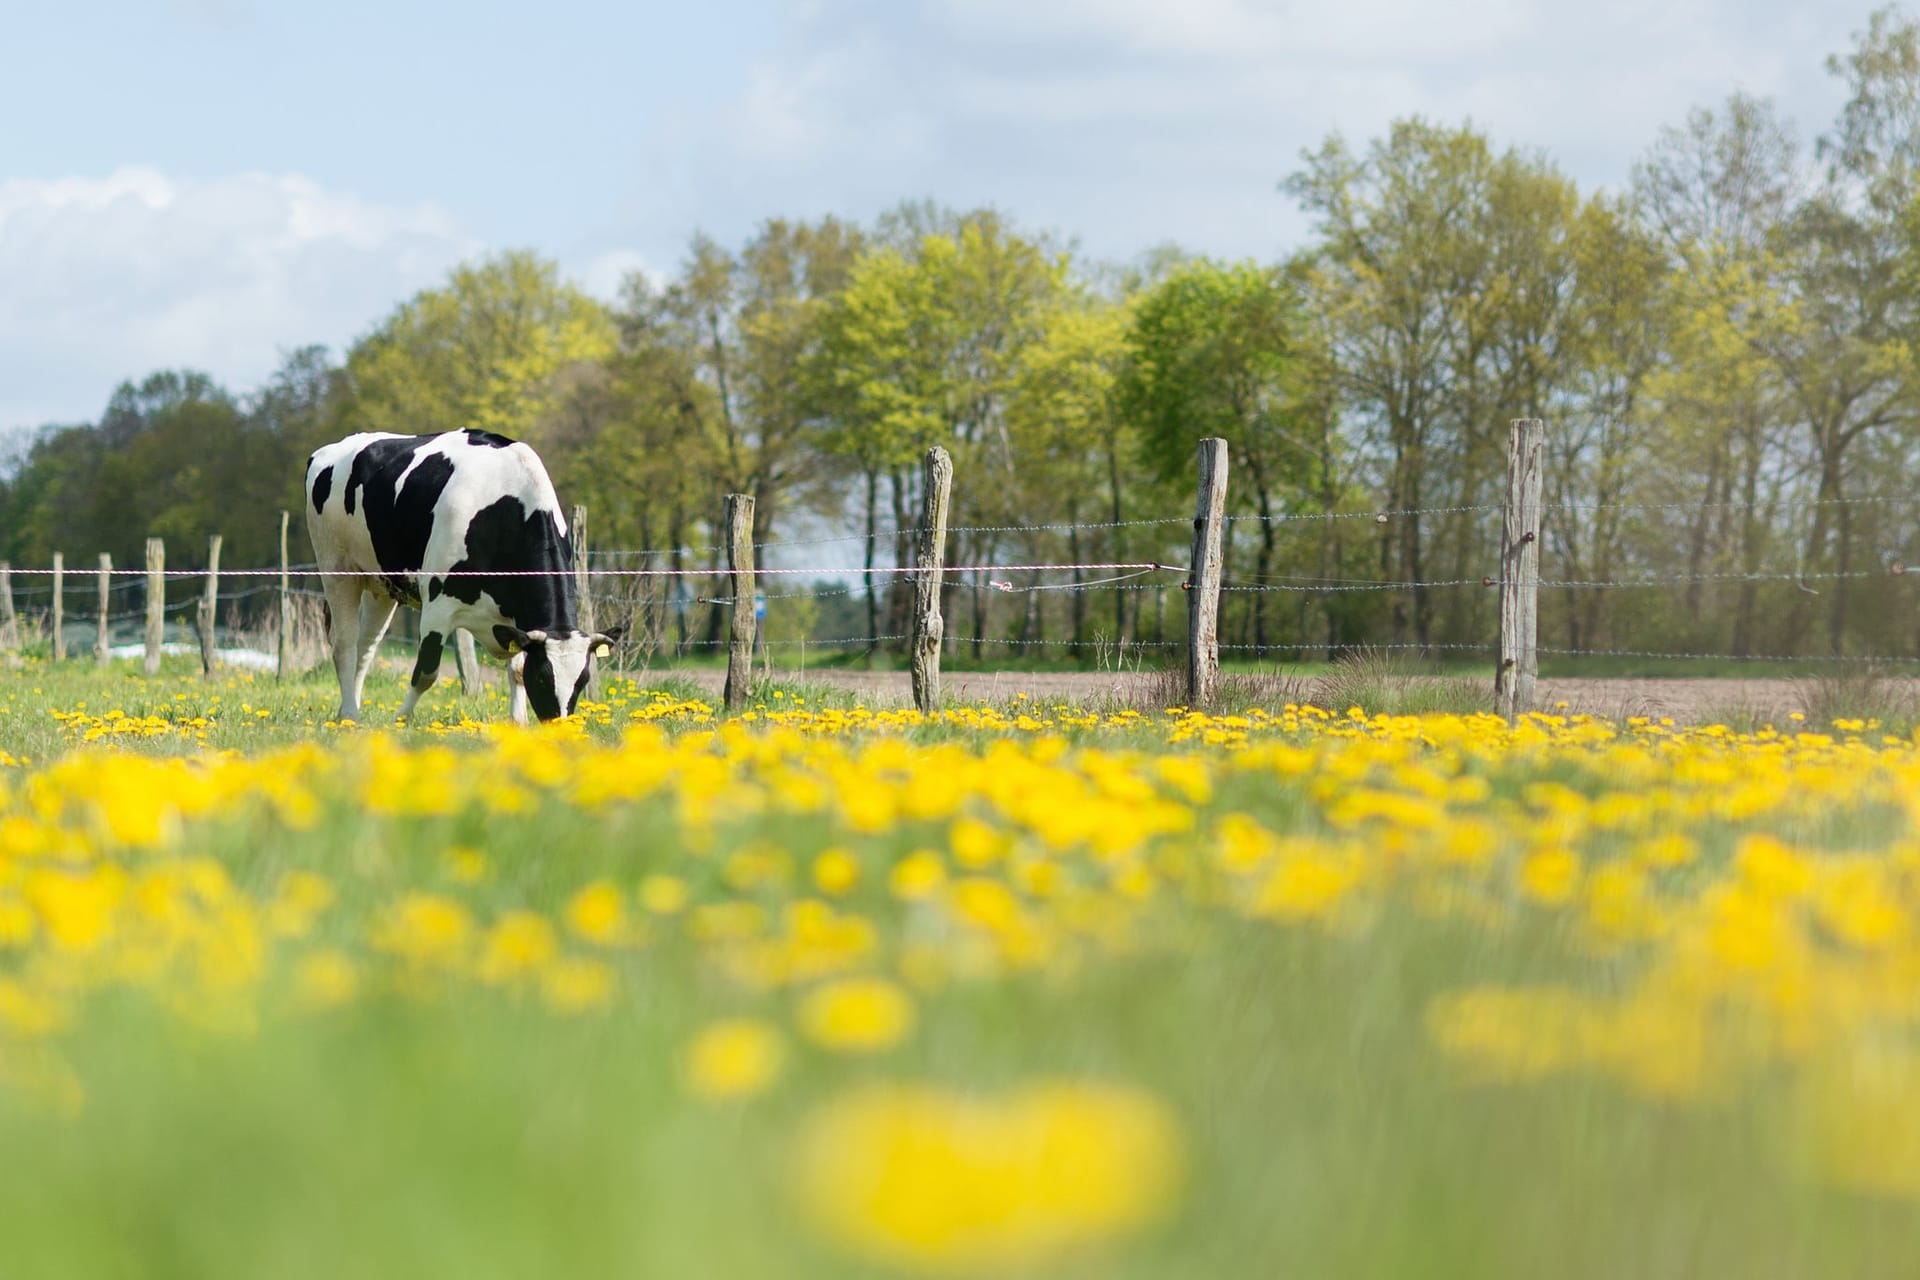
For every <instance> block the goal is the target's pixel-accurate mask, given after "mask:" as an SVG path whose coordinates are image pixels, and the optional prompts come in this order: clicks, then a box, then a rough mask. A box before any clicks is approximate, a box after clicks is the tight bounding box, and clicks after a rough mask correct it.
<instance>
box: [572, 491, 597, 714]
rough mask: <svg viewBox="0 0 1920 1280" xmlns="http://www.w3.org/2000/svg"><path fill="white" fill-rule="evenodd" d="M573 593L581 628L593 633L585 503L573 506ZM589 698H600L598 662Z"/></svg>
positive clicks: (591, 571)
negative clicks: (576, 600) (576, 602)
mask: <svg viewBox="0 0 1920 1280" xmlns="http://www.w3.org/2000/svg"><path fill="white" fill-rule="evenodd" d="M572 534H573V594H574V596H575V597H576V598H577V599H578V600H579V601H580V629H581V630H582V631H584V632H586V633H587V634H588V635H592V634H593V633H594V632H596V631H598V630H599V629H600V628H599V627H598V626H596V625H594V618H595V613H596V611H595V609H594V607H593V570H592V568H591V567H590V566H589V565H588V563H587V508H586V505H585V504H584V503H581V504H577V505H575V507H574V508H573V529H572ZM586 696H587V697H588V698H590V699H592V700H593V701H595V702H598V701H599V700H600V671H599V667H598V665H597V664H596V665H595V667H594V673H593V675H592V677H591V678H590V679H589V680H588V681H587V695H586Z"/></svg>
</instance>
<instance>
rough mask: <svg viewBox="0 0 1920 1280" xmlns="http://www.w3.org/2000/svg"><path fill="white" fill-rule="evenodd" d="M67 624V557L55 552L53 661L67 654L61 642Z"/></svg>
mask: <svg viewBox="0 0 1920 1280" xmlns="http://www.w3.org/2000/svg"><path fill="white" fill-rule="evenodd" d="M66 625H67V557H66V556H65V555H63V554H62V553H61V552H58V551H56V552H54V553H53V661H55V662H58V661H60V659H62V658H63V657H65V656H66V646H65V645H63V644H61V643H60V633H61V632H62V631H63V630H64V629H65V628H66Z"/></svg>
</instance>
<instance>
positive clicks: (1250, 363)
mask: <svg viewBox="0 0 1920 1280" xmlns="http://www.w3.org/2000/svg"><path fill="white" fill-rule="evenodd" d="M1306 333H1307V327H1306V324H1305V321H1304V318H1303V315H1302V300H1301V296H1300V292H1299V290H1298V289H1297V288H1296V287H1295V285H1294V283H1293V282H1292V281H1291V280H1289V279H1288V277H1287V275H1286V274H1285V273H1284V272H1283V271H1281V270H1279V269H1276V268H1271V267H1261V266H1257V265H1255V264H1253V263H1238V264H1231V265H1226V264H1220V263H1215V262H1209V261H1199V262H1194V263H1191V264H1188V265H1187V266H1185V267H1183V268H1181V269H1180V270H1178V271H1176V272H1175V273H1174V274H1173V275H1171V276H1169V277H1168V278H1167V279H1166V280H1164V281H1162V282H1161V283H1160V284H1159V285H1158V286H1156V287H1155V288H1153V289H1152V290H1150V291H1149V292H1148V293H1146V294H1145V295H1144V296H1142V297H1141V298H1140V300H1139V301H1138V303H1137V304H1136V305H1135V307H1134V310H1133V323H1132V327H1131V330H1130V332H1129V334H1128V336H1127V353H1128V360H1127V365H1126V369H1125V372H1124V374H1123V375H1122V379H1121V385H1120V398H1121V403H1122V405H1123V406H1124V407H1125V412H1126V414H1127V417H1128V418H1129V419H1130V420H1131V421H1132V422H1133V424H1134V426H1135V428H1136V429H1137V430H1138V432H1139V434H1140V440H1141V446H1142V448H1143V450H1144V452H1145V456H1146V457H1147V459H1148V460H1149V462H1150V463H1151V464H1152V465H1153V466H1154V467H1155V469H1156V470H1158V471H1159V472H1160V473H1161V474H1162V475H1164V476H1172V475H1176V474H1178V475H1187V474H1191V471H1192V465H1193V451H1194V445H1195V443H1196V442H1197V441H1199V440H1202V439H1204V438H1206V437H1209V436H1219V437H1221V438H1223V439H1225V440H1226V441H1227V448H1228V456H1229V457H1230V458H1231V459H1232V464H1233V469H1234V479H1235V483H1234V484H1233V485H1230V486H1229V493H1230V494H1231V495H1233V496H1234V497H1236V498H1238V497H1240V496H1241V495H1245V496H1246V498H1247V499H1248V501H1247V502H1246V504H1245V505H1246V506H1247V507H1250V508H1251V510H1252V511H1253V513H1254V515H1255V516H1256V517H1258V523H1259V530H1260V532H1259V541H1258V546H1257V550H1256V555H1255V562H1254V578H1255V581H1256V583H1257V584H1259V585H1263V586H1264V585H1266V584H1267V582H1268V580H1269V578H1270V577H1271V576H1272V573H1273V568H1274V555H1275V546H1276V542H1275V539H1276V533H1277V530H1278V524H1279V520H1280V517H1281V516H1283V515H1284V514H1286V513H1287V512H1289V511H1293V510H1297V509H1299V508H1300V507H1301V506H1303V505H1307V504H1306V503H1302V502H1301V501H1300V499H1301V498H1302V497H1305V496H1307V495H1312V496H1315V497H1324V496H1326V492H1327V485H1328V482H1329V481H1330V479H1331V471H1332V465H1333V463H1332V456H1331V450H1332V439H1331V406H1330V404H1329V403H1328V401H1327V398H1326V397H1325V395H1324V394H1323V388H1322V385H1321V384H1320V382H1319V380H1318V379H1317V378H1316V377H1315V376H1314V373H1315V361H1314V360H1313V359H1312V357H1311V356H1310V355H1309V354H1308V349H1309V348H1310V345H1311V344H1310V342H1309V341H1308V339H1307V337H1306ZM1266 605H1267V593H1266V592H1264V591H1261V592H1256V593H1255V594H1254V607H1253V637H1254V638H1253V642H1254V644H1256V645H1258V646H1260V647H1262V648H1264V647H1265V646H1266V645H1267V643H1268V640H1269V633H1268V628H1269V621H1270V618H1269V610H1268V609H1267V607H1266Z"/></svg>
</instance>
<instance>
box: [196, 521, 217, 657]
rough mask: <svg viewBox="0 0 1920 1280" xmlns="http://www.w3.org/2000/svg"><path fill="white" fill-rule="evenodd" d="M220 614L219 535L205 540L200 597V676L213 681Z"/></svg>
mask: <svg viewBox="0 0 1920 1280" xmlns="http://www.w3.org/2000/svg"><path fill="white" fill-rule="evenodd" d="M219 612H220V535H219V534H217V533H216V534H214V535H212V536H211V537H209V538H208V539H207V589H206V593H205V594H204V595H202V596H201V597H200V676H201V678H202V679H203V680H211V679H213V649H214V646H213V641H214V634H213V629H214V623H215V622H216V621H217V620H218V618H219Z"/></svg>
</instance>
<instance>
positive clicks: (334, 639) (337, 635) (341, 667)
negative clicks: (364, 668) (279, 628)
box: [325, 577, 362, 720]
mask: <svg viewBox="0 0 1920 1280" xmlns="http://www.w3.org/2000/svg"><path fill="white" fill-rule="evenodd" d="M325 581H326V591H327V642H328V643H329V644H330V645H331V646H332V647H333V673H334V675H336V676H338V677H339V678H340V710H339V711H337V712H335V713H334V717H333V718H334V719H335V720H358V719H359V718H360V670H359V667H360V596H361V592H362V588H361V586H360V583H359V582H358V581H356V580H355V579H353V578H347V577H339V578H327V579H326V580H325Z"/></svg>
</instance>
